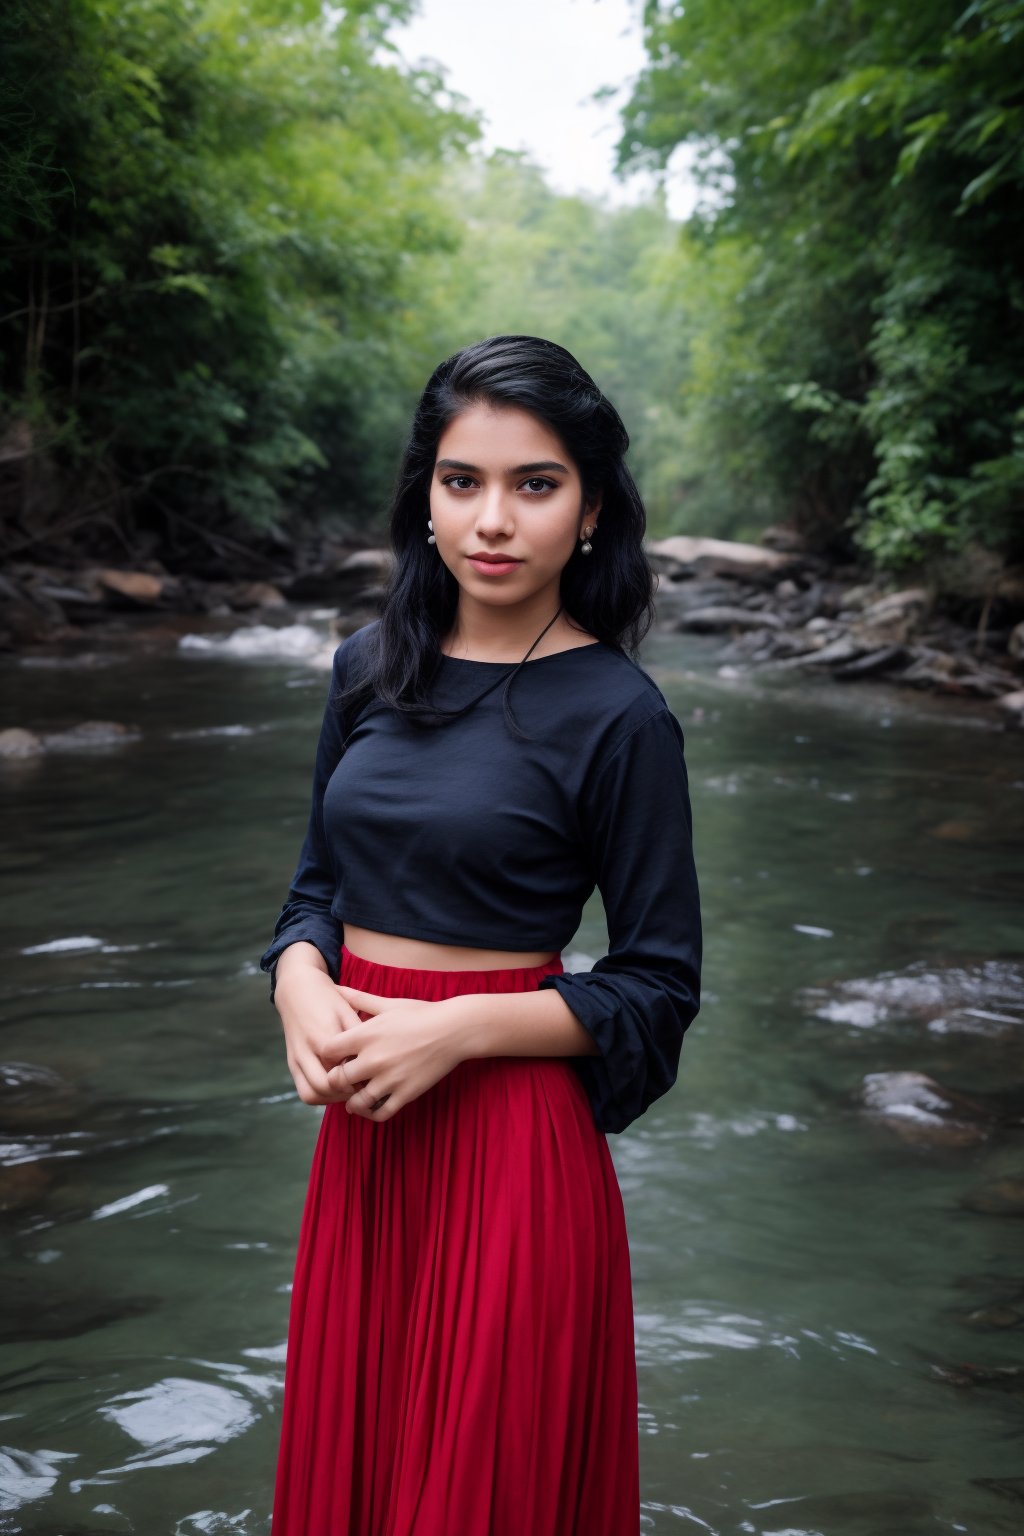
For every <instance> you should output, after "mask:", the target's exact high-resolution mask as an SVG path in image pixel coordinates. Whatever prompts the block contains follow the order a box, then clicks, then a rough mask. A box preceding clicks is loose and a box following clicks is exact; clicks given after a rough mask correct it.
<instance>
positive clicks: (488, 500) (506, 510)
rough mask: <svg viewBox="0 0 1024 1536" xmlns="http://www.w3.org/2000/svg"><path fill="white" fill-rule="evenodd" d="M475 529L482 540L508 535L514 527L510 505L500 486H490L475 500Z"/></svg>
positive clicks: (502, 487)
mask: <svg viewBox="0 0 1024 1536" xmlns="http://www.w3.org/2000/svg"><path fill="white" fill-rule="evenodd" d="M476 507H477V515H476V529H477V533H479V534H480V535H481V536H482V537H484V538H494V537H497V536H498V535H499V534H506V535H507V534H510V533H511V532H512V529H513V527H514V519H513V515H512V504H511V501H510V500H509V495H508V492H507V491H506V490H505V487H504V486H502V485H497V484H495V485H492V486H490V487H489V488H488V489H487V490H486V491H484V493H483V495H482V496H480V497H479V498H478V499H477V504H476Z"/></svg>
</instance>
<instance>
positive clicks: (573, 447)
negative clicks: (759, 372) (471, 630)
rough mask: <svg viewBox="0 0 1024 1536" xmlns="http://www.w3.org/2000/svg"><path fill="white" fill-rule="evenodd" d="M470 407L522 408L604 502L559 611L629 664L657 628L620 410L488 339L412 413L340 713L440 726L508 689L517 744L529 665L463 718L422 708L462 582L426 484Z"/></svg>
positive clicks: (521, 347)
mask: <svg viewBox="0 0 1024 1536" xmlns="http://www.w3.org/2000/svg"><path fill="white" fill-rule="evenodd" d="M478 401H486V402H490V403H491V404H493V405H495V406H498V407H501V406H518V407H519V408H520V409H521V410H524V411H529V412H530V413H531V415H533V416H535V417H536V418H537V419H538V420H539V421H542V422H544V423H545V425H546V426H548V427H550V429H551V430H552V431H553V432H555V433H557V435H558V437H559V438H560V439H561V441H562V442H563V443H564V444H565V446H566V448H567V450H568V452H569V454H570V456H571V458H572V460H573V462H574V463H575V465H576V468H577V471H578V473H579V476H580V480H581V482H582V485H583V491H584V496H585V498H586V499H587V500H590V499H592V498H594V497H596V496H597V495H598V493H600V495H601V509H600V521H599V527H598V532H597V533H596V534H595V535H593V553H591V554H583V553H582V552H581V549H580V545H579V541H577V543H576V547H575V549H574V550H573V553H572V554H571V555H570V557H569V559H568V561H567V562H566V564H565V566H564V567H563V569H562V575H561V581H560V596H561V604H562V608H563V610H564V611H565V613H566V614H567V615H568V617H569V618H570V620H572V621H574V622H575V623H576V624H577V625H579V626H580V627H581V628H583V629H584V630H588V631H589V632H590V633H591V634H592V635H596V636H597V638H598V639H599V640H603V641H604V642H605V643H606V644H608V645H611V646H613V647H615V648H616V649H618V650H620V651H623V652H624V653H625V654H628V656H629V657H630V659H631V660H633V661H636V658H637V652H638V650H639V646H640V642H641V641H642V640H643V638H644V636H645V635H646V633H647V631H648V630H649V629H650V627H651V625H652V623H653V622H654V618H655V609H654V600H653V593H654V573H653V570H652V568H651V565H650V563H649V561H648V559H647V555H646V553H645V550H644V544H643V541H644V535H645V533H646V530H647V514H646V512H645V509H644V504H643V502H642V500H641V498H640V492H639V491H638V490H637V487H636V482H635V481H634V479H633V476H632V475H631V474H630V472H629V470H628V469H627V468H626V464H625V462H624V459H625V453H626V450H627V448H628V447H629V435H628V433H627V432H626V428H625V426H624V425H623V423H622V419H621V417H620V416H619V413H618V411H617V410H616V409H615V407H614V406H613V405H612V403H611V401H610V400H609V399H608V398H607V397H606V396H605V395H604V394H602V392H601V390H600V389H599V388H598V387H597V385H596V384H595V383H594V381H593V379H592V378H591V377H590V375H589V374H588V373H587V372H586V370H585V369H584V368H582V367H581V366H580V364H579V363H578V362H577V361H576V359H575V358H574V357H573V355H572V353H571V352H567V351H566V349H565V348H564V347H560V346H559V345H558V344H557V342H553V341H545V340H544V339H543V338H542V337H540V336H489V337H487V338H486V339H485V340H483V341H476V342H473V343H472V344H471V345H470V346H467V347H463V348H462V349H461V350H460V351H458V352H455V353H454V354H453V355H452V356H451V357H449V358H446V359H445V361H444V362H443V363H440V364H439V365H438V366H437V368H435V369H434V372H433V373H432V374H431V376H430V378H429V379H428V381H427V384H426V387H425V389H424V390H423V393H422V395H421V396H420V400H419V403H418V405H417V407H416V411H415V415H414V416H413V421H412V427H411V429H410V433H409V438H408V442H407V444H406V447H405V451H404V453H403V456H402V461H401V465H400V468H399V471H398V475H397V479H396V482H395V489H394V493H393V497H392V501H391V506H390V509H389V533H390V541H391V547H392V551H393V554H394V563H393V567H392V570H391V575H390V577H389V580H388V582H387V585H386V587H385V590H384V593H383V596H382V598H381V613H380V619H379V622H378V624H377V625H376V628H375V631H374V634H373V637H372V640H371V642H370V643H368V644H367V645H366V646H365V647H363V651H362V657H361V664H360V666H359V668H358V672H357V675H356V676H355V678H354V680H353V681H352V682H351V683H350V684H349V686H348V687H347V688H346V689H345V690H344V691H343V693H342V694H340V695H339V702H340V707H341V708H342V709H343V710H344V712H345V713H346V715H348V714H349V712H351V714H350V718H352V719H355V718H356V716H357V714H358V711H359V708H360V706H361V705H362V704H363V703H364V702H368V701H369V700H370V699H371V698H374V697H375V698H376V699H377V700H379V701H380V703H381V705H382V706H386V707H389V708H391V709H395V710H400V711H402V712H404V713H406V714H407V715H409V716H410V717H412V718H414V719H416V720H417V721H419V722H421V723H424V724H431V725H440V724H444V723H445V722H446V721H447V720H450V719H454V718H456V717H457V716H458V715H461V714H463V713H464V712H465V710H467V709H469V708H471V707H472V705H473V704H475V703H476V702H478V700H479V699H480V698H482V697H483V693H489V692H490V691H491V688H494V687H497V685H498V684H499V683H501V682H505V683H506V688H505V695H504V706H505V714H506V718H507V720H508V722H509V725H510V727H511V729H512V730H513V731H514V732H515V733H516V734H518V735H520V736H521V735H522V734H523V733H522V732H521V731H520V730H519V727H518V725H517V724H516V721H515V719H514V716H513V715H512V711H511V706H510V704H509V699H508V693H509V689H510V687H511V684H512V681H513V679H514V677H515V675H516V674H517V672H518V670H519V668H520V667H521V666H523V665H524V663H525V662H526V660H527V657H524V658H523V659H522V660H521V661H519V662H515V663H510V670H509V672H508V673H502V674H501V675H500V676H499V677H498V678H497V679H496V680H495V682H493V683H492V684H490V685H489V686H488V687H487V688H486V689H484V690H483V693H480V694H477V695H476V696H475V697H474V698H473V699H471V700H469V701H468V702H467V703H466V704H465V705H463V706H462V707H461V708H459V709H455V710H444V709H441V708H440V707H439V706H437V705H435V704H434V703H433V702H432V701H431V699H430V686H431V682H432V680H433V678H434V676H435V673H436V670H437V668H438V666H439V665H440V661H441V646H440V642H441V639H442V638H443V637H444V636H445V635H446V634H447V633H448V632H449V630H450V629H451V628H452V626H453V624H454V622H455V617H456V612H457V609H458V600H459V585H458V582H457V581H456V580H455V577H454V576H453V575H452V573H451V572H450V571H449V570H448V568H447V566H446V565H445V564H444V562H443V560H441V558H440V556H439V555H438V552H437V549H436V546H435V545H433V544H428V543H427V533H428V529H427V519H428V517H429V515H430V508H429V502H430V485H431V481H432V478H433V474H434V465H435V461H436V458H437V447H438V443H439V441H440V439H441V437H442V435H443V433H444V431H445V429H446V428H447V426H448V424H449V423H450V422H451V421H452V420H453V419H454V418H455V417H456V416H457V415H458V414H459V413H460V412H461V411H463V410H465V409H466V407H467V406H470V405H473V404H475V403H476V402H478ZM581 510H582V508H581ZM552 622H553V621H552ZM542 633H543V631H542ZM539 638H540V636H538V639H539ZM535 643H536V642H535ZM528 654H529V653H528Z"/></svg>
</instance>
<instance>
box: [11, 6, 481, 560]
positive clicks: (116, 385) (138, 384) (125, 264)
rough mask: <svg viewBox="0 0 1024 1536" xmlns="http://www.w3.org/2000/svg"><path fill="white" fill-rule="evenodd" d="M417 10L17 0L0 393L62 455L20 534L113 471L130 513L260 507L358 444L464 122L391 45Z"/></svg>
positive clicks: (90, 493) (86, 504) (85, 502)
mask: <svg viewBox="0 0 1024 1536" xmlns="http://www.w3.org/2000/svg"><path fill="white" fill-rule="evenodd" d="M409 10H410V6H409V5H407V4H405V3H399V0H359V3H356V4H352V5H349V6H347V7H346V8H345V9H344V11H341V10H340V9H338V10H333V11H331V12H325V11H324V10H323V9H322V8H321V7H320V6H318V5H314V4H311V3H299V0H260V3H259V4H258V5H254V4H252V3H247V0H184V3H178V4H172V3H170V0H33V3H32V4H27V3H18V0H15V3H14V4H13V5H12V6H9V7H8V8H7V10H6V12H5V14H4V19H3V21H2V23H0V26H2V36H0V57H2V59H3V64H2V66H0V69H2V74H0V120H2V121H3V122H4V124H5V125H6V128H7V130H8V131H7V134H6V135H5V150H4V155H3V159H2V161H0V248H2V250H3V252H4V255H3V256H2V257H0V307H2V309H3V310H4V311H5V312H6V314H5V326H4V342H3V352H2V356H0V368H2V372H0V411H2V414H3V417H4V419H5V421H6V424H7V429H8V432H15V431H17V430H22V429H23V428H24V425H25V423H26V422H27V421H30V422H31V424H32V432H33V441H34V445H35V446H34V452H35V455H36V457H37V458H38V457H41V456H42V455H44V454H49V455H50V456H51V457H52V458H53V459H54V461H55V462H56V463H57V464H59V465H60V467H61V469H62V471H63V478H62V479H61V480H60V481H59V482H57V481H56V480H55V479H54V478H53V477H51V479H50V484H51V485H54V484H58V483H59V493H58V494H57V496H56V498H55V505H54V506H52V507H50V508H45V507H44V508H41V509H40V508H39V507H38V506H37V507H36V508H35V519H34V522H35V526H34V527H32V528H27V529H26V528H23V529H22V533H23V534H25V536H26V538H30V537H31V536H32V534H33V533H34V532H36V531H37V527H38V523H39V518H40V515H41V513H42V514H45V513H46V512H49V513H50V515H51V517H63V516H64V514H65V513H66V511H67V508H68V505H69V502H71V503H73V508H72V511H73V515H74V516H75V517H76V518H81V517H83V516H88V515H89V513H90V511H93V512H95V514H96V515H98V516H99V515H102V514H103V512H104V509H105V508H109V507H110V506H111V501H112V499H111V497H110V496H109V490H108V488H109V486H110V485H111V484H112V483H113V484H116V485H118V486H119V487H121V491H122V494H121V495H120V496H118V497H116V498H114V501H115V502H116V504H117V507H118V509H119V510H120V511H121V512H123V509H124V507H125V505H126V504H128V505H132V506H143V507H145V508H146V509H147V510H148V511H149V513H151V514H152V513H154V512H155V513H156V514H157V515H158V516H159V515H165V516H173V515H174V513H175V511H176V510H177V509H180V508H183V507H187V508H188V509H189V513H190V515H191V516H192V517H194V518H195V517H197V518H198V519H199V520H200V521H202V520H204V519H205V520H206V521H208V522H210V523H213V522H216V521H217V519H218V518H221V517H224V516H227V517H231V516H237V517H240V518H243V519H245V520H247V521H248V522H250V523H252V524H254V525H257V526H261V525H262V526H265V525H267V524H268V523H270V522H271V521H272V520H273V519H274V518H276V517H277V516H278V515H279V513H280V512H281V510H282V507H283V505H284V502H285V498H291V497H294V496H296V495H298V494H301V493H302V490H303V487H304V485H308V484H309V483H310V476H311V475H312V474H315V473H323V472H324V471H326V470H328V469H329V468H330V466H331V465H338V464H340V463H341V462H344V461H346V460H347V459H348V458H350V457H351V455H352V454H353V452H355V451H357V450H358V449H359V448H360V446H361V443H362V440H363V439H364V438H365V436H366V431H367V428H366V422H365V420H364V419H363V415H362V412H363V409H364V401H365V399H366V397H367V389H368V385H369V386H370V387H371V389H372V387H373V386H374V384H375V380H374V377H373V370H374V368H382V369H384V370H385V373H386V372H387V370H388V369H389V368H390V366H391V362H392V358H393V355H394V353H395V351H396V350H397V349H398V348H399V346H400V335H399V332H400V326H399V324H398V323H397V317H398V316H399V315H400V313H401V310H402V307H403V306H404V305H405V304H407V303H409V302H410V299H411V297H412V282H411V273H410V268H411V264H412V262H413V261H414V260H415V258H416V257H417V255H418V254H419V253H421V252H427V251H434V250H437V249H451V248H452V246H453V243H454V242H453V238H452V231H451V228H450V226H449V225H448V223H447V222H446V221H445V219H444V217H443V215H442V213H441V212H440V211H439V209H438V206H437V202H436V197H435V186H436V182H437V177H438V169H437V168H438V164H439V161H442V160H443V159H444V157H445V156H446V155H448V154H450V153H455V152H458V151H460V150H461V149H463V148H464V147H465V146H466V145H467V144H468V143H470V142H472V140H473V138H474V137H476V135H477V132H478V129H477V127H476V124H475V123H474V122H473V121H472V120H471V119H470V118H469V117H468V116H466V115H465V114H463V113H461V112H459V111H456V110H453V109H451V108H447V107H442V106H441V105H439V104H438V101H437V100H436V99H435V97H436V96H437V94H438V89H437V88H438V81H437V79H436V77H435V76H434V75H432V74H431V73H429V72H424V71H418V72H417V71H412V72H405V73H403V72H401V71H400V70H399V69H398V68H397V67H395V66H393V65H392V64H390V63H388V62H382V61H381V59H380V56H379V55H380V53H381V50H382V48H383V47H385V44H386V30H387V27H388V26H389V25H390V24H391V23H393V22H394V21H395V20H400V19H402V18H404V17H405V16H407V15H408V13H409ZM325 416H327V417H329V419H330V432H329V434H327V433H325V434H324V436H323V438H322V439H320V437H319V433H318V430H317V429H318V428H319V427H321V426H322V424H323V421H324V417H325ZM19 424H20V426H19ZM72 424H73V430H72ZM348 484H349V485H352V486H354V485H356V484H357V480H356V477H354V476H350V477H349V480H348ZM337 486H338V488H339V489H345V488H346V482H345V478H344V476H341V475H339V476H338V477H337ZM133 492H134V493H135V494H134V496H126V494H125V493H133ZM17 543H18V540H17V538H15V540H14V547H17Z"/></svg>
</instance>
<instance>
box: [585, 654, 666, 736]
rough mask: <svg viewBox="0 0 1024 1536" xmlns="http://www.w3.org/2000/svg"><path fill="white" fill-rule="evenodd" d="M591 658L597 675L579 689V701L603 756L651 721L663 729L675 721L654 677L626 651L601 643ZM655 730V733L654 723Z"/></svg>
mask: <svg viewBox="0 0 1024 1536" xmlns="http://www.w3.org/2000/svg"><path fill="white" fill-rule="evenodd" d="M594 660H595V662H596V663H597V668H596V671H597V674H598V675H597V677H596V680H595V681H594V682H593V686H592V687H590V688H588V689H586V690H585V691H584V692H582V696H581V698H580V701H579V702H580V707H581V708H584V709H586V710H587V711H588V712H589V713H590V715H591V719H592V722H593V724H595V725H596V726H597V727H598V728H597V730H596V732H593V733H592V734H593V738H594V740H595V745H596V746H598V747H599V752H600V756H601V758H602V759H607V758H608V757H610V756H611V755H612V754H613V753H614V752H616V751H617V750H618V748H619V747H621V746H622V745H624V743H625V742H626V741H627V740H628V739H629V738H630V737H631V736H632V735H633V734H634V733H635V732H637V731H639V730H641V729H642V728H643V727H644V726H646V725H648V723H650V722H658V721H660V723H661V726H662V727H663V728H664V727H665V726H669V728H670V729H671V724H675V723H676V722H675V716H674V714H673V713H672V709H671V707H670V705H669V703H668V700H667V699H666V698H665V695H664V694H663V693H662V691H661V689H660V688H659V687H658V685H657V683H656V682H655V681H654V679H653V677H651V675H650V673H648V672H645V671H644V669H643V667H642V666H641V665H640V663H639V662H636V661H633V660H632V658H631V657H630V656H628V655H627V654H626V652H625V651H621V650H618V649H616V648H615V647H614V646H610V645H604V646H602V653H601V655H600V656H595V657H594ZM677 728H678V726H677ZM654 729H655V732H657V729H658V727H657V725H655V727H654Z"/></svg>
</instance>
